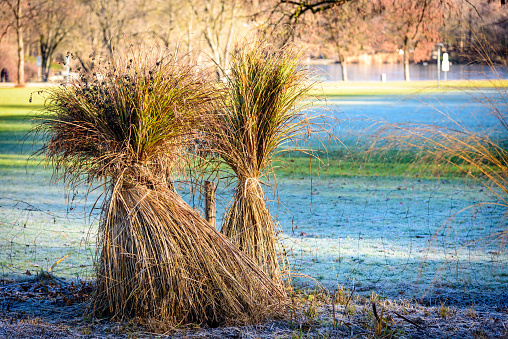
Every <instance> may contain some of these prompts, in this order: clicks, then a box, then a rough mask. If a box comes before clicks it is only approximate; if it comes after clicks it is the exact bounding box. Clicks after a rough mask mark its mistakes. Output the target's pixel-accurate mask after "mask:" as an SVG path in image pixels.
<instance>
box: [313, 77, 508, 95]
mask: <svg viewBox="0 0 508 339" xmlns="http://www.w3.org/2000/svg"><path fill="white" fill-rule="evenodd" d="M486 88H487V89H504V88H508V80H492V81H490V80H467V81H466V80H450V81H441V82H440V87H439V88H437V81H430V80H428V81H409V82H406V81H393V82H356V81H355V82H338V81H333V82H332V81H330V82H324V83H317V84H315V85H314V87H313V89H312V91H311V94H312V95H314V96H316V97H318V98H323V97H326V98H334V97H342V96H376V95H380V96H383V95H416V94H436V93H440V92H454V91H464V90H475V89H486Z"/></svg>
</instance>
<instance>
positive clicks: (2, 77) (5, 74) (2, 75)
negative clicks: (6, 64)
mask: <svg viewBox="0 0 508 339" xmlns="http://www.w3.org/2000/svg"><path fill="white" fill-rule="evenodd" d="M0 82H9V71H8V70H7V68H2V71H1V72H0Z"/></svg>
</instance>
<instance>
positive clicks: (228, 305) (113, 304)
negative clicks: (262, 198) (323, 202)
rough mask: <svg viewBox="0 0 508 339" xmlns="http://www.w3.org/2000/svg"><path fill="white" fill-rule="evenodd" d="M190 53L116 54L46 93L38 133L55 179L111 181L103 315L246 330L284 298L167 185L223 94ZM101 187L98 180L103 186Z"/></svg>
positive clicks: (103, 225)
mask: <svg viewBox="0 0 508 339" xmlns="http://www.w3.org/2000/svg"><path fill="white" fill-rule="evenodd" d="M211 84H213V82H212V81H209V79H208V77H207V76H205V75H204V74H202V72H198V71H197V67H195V66H193V64H192V63H191V60H190V58H189V57H182V56H179V58H178V60H177V59H176V57H159V58H155V57H150V56H140V55H137V56H132V57H131V58H130V59H129V58H128V57H127V58H121V57H117V58H116V59H115V60H112V61H110V62H109V63H107V64H106V65H105V66H104V67H102V68H101V69H100V70H97V71H96V73H94V74H93V75H84V76H82V77H81V79H80V80H79V81H77V82H76V83H74V84H71V85H68V86H61V87H57V88H51V89H49V90H48V91H49V97H48V99H47V100H46V106H45V109H46V111H47V114H46V115H45V116H44V117H43V118H42V120H41V121H40V122H39V125H38V128H37V131H38V132H40V133H43V134H44V135H45V136H46V140H47V141H46V145H45V147H44V148H43V149H42V150H41V151H40V152H41V153H45V155H46V157H47V159H48V160H49V161H51V162H53V165H54V169H55V176H56V177H55V178H56V179H60V178H62V179H64V180H65V182H66V183H67V184H68V185H69V186H70V187H78V186H79V185H81V184H86V186H87V187H88V191H91V190H93V189H96V188H97V187H99V186H101V185H104V191H105V198H104V200H103V203H102V215H101V222H100V226H99V230H98V232H99V241H98V248H97V257H96V260H97V272H96V273H97V294H96V302H95V306H96V310H97V311H98V312H100V313H103V314H110V315H114V316H116V317H118V318H123V317H138V318H141V319H145V320H146V321H148V323H149V324H151V325H152V327H154V328H157V329H167V328H168V327H169V326H178V325H182V324H186V323H206V324H209V325H217V324H222V323H230V324H244V323H251V322H256V321H260V320H262V319H264V318H265V317H267V316H274V315H277V314H278V312H280V307H281V306H282V305H283V302H284V291H283V290H281V288H280V287H279V286H278V285H276V284H275V283H274V282H273V281H272V280H271V279H270V278H269V277H268V276H267V275H266V274H264V273H263V271H262V270H261V269H260V268H259V267H258V266H257V264H256V263H255V262H254V261H253V260H252V259H251V258H250V257H248V256H246V255H245V254H243V253H242V252H241V251H240V250H239V249H238V248H237V247H236V246H234V245H233V244H232V243H231V242H230V241H229V240H228V239H227V238H226V237H224V236H223V235H222V234H220V233H219V232H217V231H216V230H215V229H214V228H212V227H211V226H210V224H209V223H208V222H206V220H204V219H203V218H202V217H200V215H199V214H198V213H197V212H196V211H194V210H193V209H192V208H191V207H190V206H189V205H188V204H187V203H186V202H184V200H183V199H182V198H181V197H180V196H179V195H178V194H177V193H176V191H175V189H174V188H173V185H172V183H173V182H174V179H175V177H176V176H177V175H178V173H179V172H181V171H183V167H184V165H185V164H186V163H188V162H189V161H186V159H189V154H188V151H189V150H190V149H191V148H192V143H193V140H196V139H197V138H199V137H200V135H199V130H202V127H203V124H204V123H206V122H207V121H211V120H210V116H209V114H210V112H213V111H214V108H215V105H216V102H217V99H218V98H219V97H220V95H221V92H220V91H218V90H217V89H216V88H214V87H213V86H212V85H211ZM102 183H103V184H102Z"/></svg>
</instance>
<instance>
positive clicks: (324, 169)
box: [274, 157, 480, 179]
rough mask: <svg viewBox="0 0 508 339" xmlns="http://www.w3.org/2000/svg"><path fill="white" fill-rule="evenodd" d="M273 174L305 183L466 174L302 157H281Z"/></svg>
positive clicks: (432, 166) (447, 167)
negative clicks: (317, 179)
mask: <svg viewBox="0 0 508 339" xmlns="http://www.w3.org/2000/svg"><path fill="white" fill-rule="evenodd" d="M274 168H275V174H276V175H277V177H279V178H288V179H299V178H305V179H308V178H309V177H310V176H311V173H312V175H313V176H316V177H321V176H322V177H327V178H336V177H393V178H397V177H399V178H422V179H431V178H443V179H451V178H460V177H465V176H466V175H467V174H466V172H465V171H464V170H461V169H459V168H458V167H457V166H454V165H452V164H438V163H428V162H427V163H425V162H423V163H422V162H411V161H404V159H402V161H389V160H386V159H383V158H381V157H375V158H373V159H360V160H351V158H350V157H347V158H344V159H341V158H335V157H328V158H324V159H309V158H305V157H285V158H281V159H279V160H278V161H277V162H276V163H275V164H274ZM464 168H465V169H468V170H470V171H471V172H472V174H474V175H476V176H478V175H479V174H480V173H478V171H477V170H476V169H474V168H472V167H470V166H468V167H464Z"/></svg>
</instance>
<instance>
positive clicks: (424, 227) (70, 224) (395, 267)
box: [0, 88, 508, 293]
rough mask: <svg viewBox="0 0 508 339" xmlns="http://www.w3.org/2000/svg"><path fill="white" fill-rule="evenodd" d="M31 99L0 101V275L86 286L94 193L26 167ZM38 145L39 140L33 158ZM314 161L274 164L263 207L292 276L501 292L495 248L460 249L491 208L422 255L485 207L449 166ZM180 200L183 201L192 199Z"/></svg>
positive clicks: (226, 195) (488, 224)
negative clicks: (50, 276)
mask: <svg viewBox="0 0 508 339" xmlns="http://www.w3.org/2000/svg"><path fill="white" fill-rule="evenodd" d="M37 90H38V89H35V88H24V89H0V187H2V188H1V190H2V191H1V194H0V195H1V196H0V215H1V216H2V218H1V219H0V233H2V235H3V237H2V238H1V239H0V247H1V248H2V250H1V251H0V273H1V274H3V275H5V274H11V273H15V274H19V273H24V272H26V271H31V272H32V273H34V272H38V271H41V270H46V271H47V270H48V269H49V268H50V267H51V266H52V265H53V264H55V263H57V262H58V261H59V260H60V259H62V258H65V259H64V260H63V261H62V262H61V263H59V264H58V265H57V266H56V267H55V269H54V270H53V272H54V273H55V274H58V275H60V276H67V277H78V276H79V277H83V276H86V277H90V276H91V275H93V267H94V266H93V265H94V263H93V262H94V259H93V258H94V251H95V244H96V238H95V235H96V229H97V225H98V219H97V217H98V212H99V211H98V210H93V208H92V206H91V205H93V202H95V201H96V199H99V198H100V195H101V193H102V192H100V191H99V190H97V191H95V192H93V194H92V196H90V197H88V200H86V199H85V198H84V197H83V196H82V195H79V194H78V195H77V196H69V195H68V196H66V195H65V186H64V184H63V183H59V184H58V185H54V184H53V183H52V180H51V179H52V169H51V167H50V166H46V167H45V166H44V165H43V163H41V162H42V161H43V158H42V157H40V156H39V157H35V158H30V159H29V156H30V154H31V153H32V152H33V149H34V148H32V149H30V148H24V147H22V144H21V143H20V140H22V138H23V137H24V136H25V135H26V133H27V131H28V130H29V129H30V128H31V126H32V124H31V119H32V118H33V117H34V116H36V115H37V114H38V112H40V110H41V109H42V108H43V98H42V97H41V96H39V95H37V96H35V97H34V100H33V101H32V103H30V102H29V99H30V95H31V94H32V93H34V92H37ZM361 91H363V89H360V88H359V89H358V92H357V93H360V92H361ZM370 95H372V93H370V92H369V96H370ZM40 145H41V141H40V140H38V141H37V144H36V147H39V146H40ZM321 158H322V160H317V159H312V161H311V162H309V158H308V157H307V156H298V155H297V154H293V155H291V156H290V157H289V156H285V157H282V158H280V160H279V161H277V162H276V163H275V164H274V165H275V168H274V170H275V173H276V176H277V179H278V182H277V187H278V188H279V192H278V198H276V197H271V196H270V194H271V193H270V189H269V188H267V196H268V198H269V199H273V201H276V202H280V204H281V205H278V204H277V203H275V202H274V205H273V207H272V208H271V210H272V211H273V212H274V216H276V218H277V220H278V221H279V222H280V225H281V229H282V231H283V236H282V239H283V242H284V244H283V246H284V248H285V249H287V251H288V253H291V255H290V256H289V257H288V260H289V261H290V263H291V267H292V269H293V270H294V271H296V272H301V273H302V274H305V275H309V276H311V277H314V278H315V279H317V280H318V281H319V282H320V283H322V284H323V285H325V286H327V287H329V288H333V287H334V286H335V287H336V282H337V281H341V282H344V283H348V282H352V284H353V285H354V286H356V288H359V286H360V285H359V284H360V283H363V284H364V288H373V287H374V286H375V285H376V284H378V283H382V284H385V285H383V290H386V291H387V292H388V291H389V290H392V292H394V293H397V289H398V288H400V286H401V284H403V283H404V282H406V281H416V280H415V279H416V278H418V279H420V280H421V281H420V280H418V281H419V282H418V283H415V284H414V285H415V286H414V288H415V293H416V291H418V290H419V289H420V287H421V286H427V285H428V284H430V282H431V281H432V280H433V279H435V277H436V272H437V271H440V272H444V273H446V274H444V273H443V275H445V277H446V279H447V280H448V282H447V283H448V284H449V285H450V286H462V285H467V284H472V285H473V286H484V285H485V286H487V287H489V288H500V287H501V286H505V285H506V284H507V283H508V281H507V280H506V279H508V278H507V277H508V274H507V273H506V267H507V266H503V265H504V264H505V263H506V256H504V255H496V257H495V258H492V256H494V254H489V253H498V252H497V251H498V248H497V245H496V244H493V245H490V247H481V246H487V245H483V244H482V245H481V246H475V247H474V248H473V249H470V247H469V245H468V244H470V243H472V242H473V241H475V240H476V239H481V238H482V237H484V236H485V235H489V234H494V233H495V232H497V230H498V225H499V220H500V219H501V217H502V215H503V213H504V212H503V211H501V210H499V208H498V209H496V207H495V205H494V207H491V206H485V207H481V206H480V207H477V208H475V209H474V215H473V214H471V213H468V214H465V213H462V214H461V215H459V216H457V217H454V219H453V225H452V226H453V227H447V230H446V233H444V232H443V235H441V232H439V238H438V240H439V242H438V243H432V244H433V245H432V246H431V247H430V249H429V250H428V248H429V243H430V242H431V241H434V240H433V239H434V237H433V235H434V234H437V233H438V231H439V230H440V226H441V225H442V224H443V222H445V221H446V220H447V219H448V218H450V216H452V215H453V214H454V213H456V212H457V211H460V210H461V209H464V208H466V207H467V206H469V205H472V204H475V203H478V202H484V201H486V202H495V197H493V196H492V194H491V193H490V192H489V191H488V190H486V189H484V188H483V187H482V186H481V185H480V184H479V183H477V182H472V181H469V182H468V183H466V184H464V183H463V182H462V181H461V180H448V178H451V177H454V176H455V175H456V174H458V173H456V169H454V168H453V167H452V166H448V167H447V165H441V166H438V165H437V164H434V163H431V162H428V163H425V162H424V163H414V162H413V161H412V159H413V158H412V155H407V154H401V153H400V152H396V151H394V154H391V153H389V154H387V153H385V154H382V155H379V156H378V155H375V156H362V151H361V150H351V153H346V152H345V151H344V150H342V149H338V150H335V151H333V153H332V152H330V153H329V154H328V156H326V154H321ZM27 159H29V160H27ZM311 164H312V177H311V174H310V173H311V171H310V166H311ZM454 171H455V172H454ZM439 178H443V179H444V178H446V179H447V180H443V179H439ZM436 179H437V180H436ZM267 184H270V182H268V183H267ZM223 186H224V185H223V184H222V186H220V187H219V189H218V211H217V216H218V217H219V218H218V224H220V216H221V215H223V213H224V210H225V207H226V206H227V204H228V202H229V200H230V198H231V197H232V195H233V194H234V185H231V186H229V187H223ZM186 190H187V192H185V191H182V195H183V196H190V195H191V192H189V188H187V189H186ZM81 193H82V192H81ZM99 205H100V204H99ZM196 208H199V203H198V205H196ZM277 211H279V212H277ZM500 216H501V217H500ZM474 244H476V243H474ZM451 246H454V247H451ZM408 247H409V248H410V251H409V252H408ZM485 248H487V249H485ZM450 249H453V253H451V252H450V251H451V250H450ZM489 251H490V252H489ZM450 258H452V259H450ZM422 265H425V267H424V268H422V267H421V266H422ZM499 265H501V266H502V268H501V269H498V268H497V267H498V266H499ZM453 272H455V273H456V274H455V275H453V274H452V273H453ZM479 276H481V277H482V279H481V281H476V280H475V279H476V277H479ZM311 280H312V279H311ZM306 281H307V280H306ZM302 284H304V282H302ZM303 286H305V285H303ZM404 288H406V287H404Z"/></svg>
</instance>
